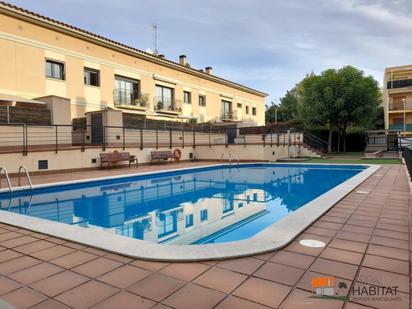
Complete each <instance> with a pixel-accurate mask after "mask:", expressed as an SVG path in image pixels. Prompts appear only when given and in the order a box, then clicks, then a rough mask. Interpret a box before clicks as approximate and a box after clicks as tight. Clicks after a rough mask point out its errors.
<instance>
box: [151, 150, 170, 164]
mask: <svg viewBox="0 0 412 309" xmlns="http://www.w3.org/2000/svg"><path fill="white" fill-rule="evenodd" d="M150 156H151V160H150V164H153V160H159V162H160V160H169V159H170V162H172V160H173V154H172V152H171V151H152V152H151V153H150Z"/></svg>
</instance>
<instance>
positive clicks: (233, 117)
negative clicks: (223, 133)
mask: <svg viewBox="0 0 412 309" xmlns="http://www.w3.org/2000/svg"><path fill="white" fill-rule="evenodd" d="M220 120H222V121H238V116H237V112H233V111H230V112H223V113H222V115H221V116H220Z"/></svg>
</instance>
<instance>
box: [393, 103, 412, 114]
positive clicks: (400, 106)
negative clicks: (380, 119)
mask: <svg viewBox="0 0 412 309" xmlns="http://www.w3.org/2000/svg"><path fill="white" fill-rule="evenodd" d="M404 110H412V102H405V104H404V103H403V102H392V103H389V111H391V112H395V111H404Z"/></svg>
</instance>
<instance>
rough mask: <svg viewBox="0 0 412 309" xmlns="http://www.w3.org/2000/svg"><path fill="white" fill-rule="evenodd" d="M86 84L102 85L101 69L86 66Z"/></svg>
mask: <svg viewBox="0 0 412 309" xmlns="http://www.w3.org/2000/svg"><path fill="white" fill-rule="evenodd" d="M84 84H85V85H90V86H97V87H98V86H100V71H99V70H95V69H89V68H84Z"/></svg>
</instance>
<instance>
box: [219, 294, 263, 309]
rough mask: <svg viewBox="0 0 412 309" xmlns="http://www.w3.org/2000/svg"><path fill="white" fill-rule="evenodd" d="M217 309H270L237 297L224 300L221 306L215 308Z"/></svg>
mask: <svg viewBox="0 0 412 309" xmlns="http://www.w3.org/2000/svg"><path fill="white" fill-rule="evenodd" d="M215 308H216V309H233V308H239V309H240V308H241V309H268V308H269V307H267V306H264V305H260V304H257V303H254V302H251V301H249V300H246V299H242V298H239V297H236V296H229V297H227V298H226V299H225V300H223V301H222V302H221V303H220V304H219V305H217V306H216V307H215Z"/></svg>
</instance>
